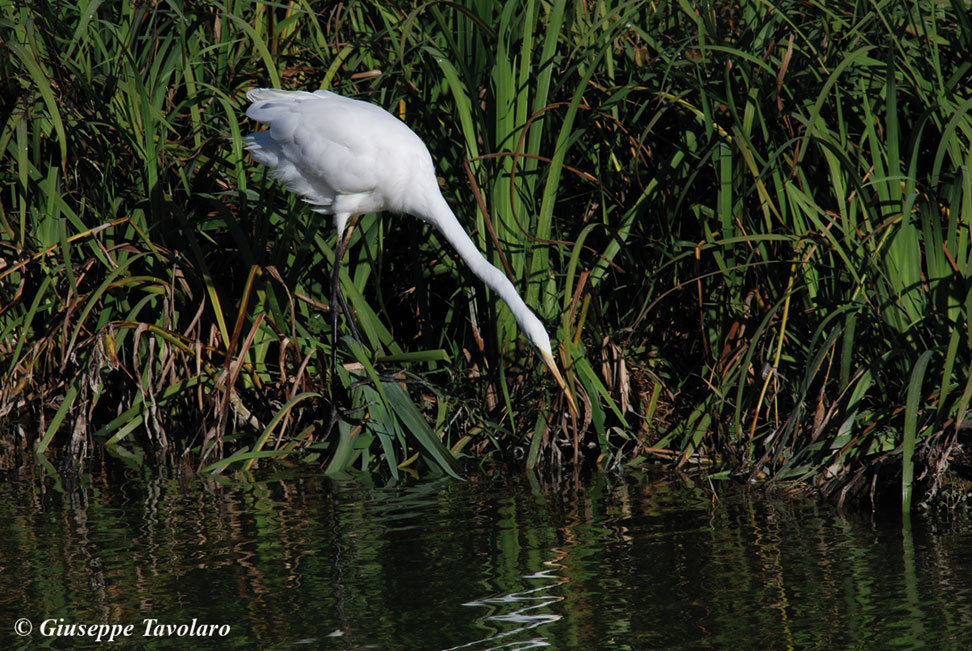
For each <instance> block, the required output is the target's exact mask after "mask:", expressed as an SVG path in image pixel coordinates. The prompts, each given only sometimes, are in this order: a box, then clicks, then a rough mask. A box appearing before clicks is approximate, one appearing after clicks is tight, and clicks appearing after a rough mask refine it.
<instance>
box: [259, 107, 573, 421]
mask: <svg viewBox="0 0 972 651" xmlns="http://www.w3.org/2000/svg"><path fill="white" fill-rule="evenodd" d="M247 98H248V99H249V100H250V101H251V102H252V104H251V105H250V107H249V108H248V109H247V111H246V115H247V117H249V118H251V119H253V120H256V121H257V122H261V123H263V124H266V125H267V126H268V127H269V128H268V129H266V130H264V131H258V132H256V133H254V134H251V135H249V136H247V137H246V139H245V145H246V149H247V150H249V151H250V153H251V154H252V155H253V158H254V159H255V160H256V161H257V162H259V163H261V164H263V165H266V166H267V167H269V168H270V170H271V175H272V176H273V177H274V178H276V179H278V180H280V181H281V182H282V183H283V184H284V185H285V186H286V187H287V188H288V189H290V190H291V191H293V192H295V193H297V194H298V195H300V196H301V197H302V198H303V199H304V200H305V201H307V202H308V203H309V204H311V206H312V207H313V209H314V210H315V211H317V212H319V213H323V214H328V215H333V216H334V225H335V227H336V228H337V231H338V238H339V241H341V238H342V237H343V235H344V232H345V229H346V227H347V224H348V220H349V219H350V218H351V217H353V216H357V215H361V214H366V213H373V212H382V211H389V212H396V213H408V214H410V215H414V216H415V217H418V218H419V219H422V220H423V221H426V222H428V223H429V224H432V225H433V226H435V227H436V228H437V229H438V230H439V232H440V233H442V235H444V236H445V237H446V239H448V240H449V243H450V244H452V246H453V247H454V248H455V249H456V252H457V253H458V254H459V255H460V257H462V259H463V260H464V261H465V262H466V264H467V265H469V268H470V270H471V271H472V272H473V273H474V274H475V275H476V276H477V277H478V278H479V279H480V280H482V281H483V283H485V284H486V285H487V286H488V287H490V288H491V289H493V290H494V291H495V292H496V293H497V294H499V296H500V298H502V299H503V301H504V302H505V303H506V304H507V305H508V306H509V308H510V311H511V312H512V314H513V317H514V318H515V319H516V322H517V325H518V326H519V327H520V330H521V331H522V332H523V335H524V336H525V337H526V338H527V340H528V341H529V342H530V343H531V344H533V346H535V347H536V348H537V350H538V351H539V352H540V354H541V357H542V358H543V360H544V362H545V363H546V364H547V366H548V367H549V368H550V370H551V372H552V373H553V375H554V377H555V379H556V380H557V383H558V384H559V385H560V387H561V388H562V389H563V391H564V393H565V394H566V395H567V398H568V401H569V403H570V406H571V408H572V410H574V411H576V406H575V404H574V400H573V397H572V395H571V394H570V392H569V391H568V390H567V388H566V385H565V384H564V381H563V378H562V377H561V375H560V372H559V370H558V369H557V367H556V364H555V363H554V360H553V356H552V351H551V346H550V338H549V337H548V335H547V331H546V329H545V328H544V327H543V324H542V322H541V321H540V320H539V319H538V318H537V317H536V315H535V314H534V313H533V311H532V310H530V308H528V307H527V305H526V303H524V302H523V299H522V298H520V295H519V294H518V293H517V291H516V288H515V287H514V286H513V284H512V283H511V282H510V280H509V279H508V278H507V277H506V276H505V275H504V274H503V273H502V272H501V271H500V270H499V269H497V268H496V267H494V266H493V265H492V264H490V263H489V261H487V260H486V258H484V257H483V255H482V253H481V252H480V251H479V249H478V248H476V245H475V244H474V243H473V241H472V239H470V238H469V236H468V235H467V234H466V232H465V230H464V229H463V228H462V226H461V225H460V224H459V221H458V220H457V219H456V216H455V214H454V213H453V212H452V209H451V208H449V205H448V204H447V203H446V201H445V199H444V198H443V197H442V193H441V192H440V191H439V185H438V181H437V179H436V176H435V166H434V164H433V162H432V156H431V155H430V154H429V150H428V149H427V148H426V146H425V144H424V143H423V142H422V140H421V139H420V138H419V137H418V136H417V135H415V133H414V132H413V131H412V130H411V129H409V128H408V127H407V126H406V125H405V123H404V122H402V121H401V120H399V119H398V118H396V117H395V116H393V115H392V114H391V113H388V112H387V111H385V110H384V109H382V108H380V107H378V106H376V105H374V104H369V103H368V102H362V101H359V100H354V99H350V98H348V97H343V96H341V95H338V94H336V93H332V92H329V91H326V90H318V91H315V92H313V93H308V92H302V91H285V90H277V89H269V88H258V89H254V90H251V91H250V92H248V93H247ZM339 250H341V249H340V247H339ZM335 264H340V260H336V261H335Z"/></svg>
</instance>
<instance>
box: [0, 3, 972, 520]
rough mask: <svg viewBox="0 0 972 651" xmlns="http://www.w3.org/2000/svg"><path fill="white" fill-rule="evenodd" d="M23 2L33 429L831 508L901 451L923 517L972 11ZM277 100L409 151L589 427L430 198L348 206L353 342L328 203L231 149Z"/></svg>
mask: <svg viewBox="0 0 972 651" xmlns="http://www.w3.org/2000/svg"><path fill="white" fill-rule="evenodd" d="M0 7H2V11H0V16H2V21H3V23H2V28H3V30H4V37H3V43H4V45H3V47H4V48H5V49H6V50H7V53H8V56H7V57H5V58H4V62H3V66H4V67H5V70H4V72H5V73H6V74H5V75H4V77H3V78H4V79H5V81H4V82H3V84H4V85H5V88H4V90H5V93H4V96H5V97H8V98H9V99H8V100H7V101H6V102H5V105H4V111H3V112H2V114H0V119H2V131H0V152H2V156H3V159H2V166H0V174H3V177H4V179H3V180H4V183H3V185H2V187H3V188H4V189H3V191H2V200H0V206H2V212H0V247H2V250H3V255H2V261H3V266H2V267H0V382H2V384H0V416H3V417H4V418H5V422H6V423H7V424H6V425H5V429H6V430H7V435H8V436H10V437H11V440H13V439H14V438H15V435H16V433H17V432H18V431H19V432H22V433H23V438H22V439H20V440H21V441H22V443H23V444H25V445H26V446H29V447H31V448H38V447H41V448H43V447H48V446H53V447H58V446H60V448H61V449H65V450H68V451H69V453H70V454H73V455H76V456H83V453H84V451H85V450H86V449H87V446H88V444H89V443H91V442H95V443H98V444H103V445H105V446H106V449H109V450H111V451H113V452H116V453H117V454H119V455H121V456H123V457H125V458H128V459H136V460H137V459H141V458H143V457H144V452H145V451H148V450H167V451H170V452H175V451H177V452H178V453H179V454H182V452H183V451H184V450H189V451H190V453H191V455H192V456H193V459H194V460H195V461H196V462H198V464H199V466H200V467H205V468H207V469H208V470H210V471H216V470H220V469H224V468H228V467H229V468H236V467H244V466H245V467H246V468H249V467H250V466H251V465H252V464H253V463H254V461H255V460H256V459H258V458H267V457H273V458H280V459H285V460H303V461H305V462H316V463H322V464H324V466H325V467H326V468H327V469H328V470H329V471H330V472H335V473H340V472H345V471H347V470H349V469H351V468H353V467H354V468H361V469H364V470H366V471H371V472H377V473H381V474H383V475H386V476H388V477H389V478H392V479H394V478H397V477H399V476H400V473H401V472H403V471H407V472H409V473H411V472H413V471H414V470H415V469H419V470H420V471H422V472H425V471H426V470H428V471H431V472H436V473H438V472H443V473H450V474H451V473H456V472H457V470H458V468H457V466H456V465H455V459H454V455H455V454H458V453H459V451H460V450H461V451H462V453H463V454H464V455H466V456H467V457H468V458H469V459H471V460H478V461H483V460H485V459H486V458H488V457H489V456H490V455H491V454H493V453H494V452H500V453H502V454H503V455H504V456H505V455H507V454H511V455H513V454H515V453H516V452H517V451H518V450H524V451H525V462H526V463H527V465H528V466H530V467H533V466H534V465H541V466H542V465H552V466H557V465H560V464H561V463H563V462H565V461H566V460H567V459H569V458H572V454H567V455H564V453H565V452H568V451H570V450H571V449H572V448H574V447H575V446H580V448H582V449H585V450H588V449H593V450H597V451H598V453H597V455H596V460H597V461H598V463H600V465H601V466H603V467H610V466H614V465H616V464H620V463H627V462H631V461H638V460H641V459H644V458H646V457H648V456H654V457H658V456H661V457H665V458H670V459H673V460H675V462H676V463H678V464H681V465H684V464H689V463H703V464H710V463H720V462H721V463H724V464H728V467H729V468H731V469H732V470H733V471H741V472H744V473H749V474H750V475H751V476H752V477H754V478H755V477H761V476H772V477H774V478H775V479H777V480H804V481H807V480H813V481H815V482H816V483H817V485H818V486H819V487H820V488H821V489H822V490H823V491H824V492H829V493H835V494H836V493H838V492H841V491H845V490H847V489H848V487H850V486H852V485H853V483H854V480H856V479H860V478H862V477H865V476H866V473H864V472H863V471H864V470H866V469H868V468H872V469H875V468H880V467H881V464H885V465H886V462H887V461H890V460H895V461H896V462H899V463H900V464H901V466H899V467H902V466H903V468H904V472H903V473H902V474H901V475H900V476H899V478H898V479H897V480H896V481H898V482H899V486H900V489H899V491H900V494H901V495H902V496H903V498H904V505H905V507H906V508H908V507H909V502H910V498H909V497H908V496H909V495H910V494H911V490H912V483H913V481H917V479H916V478H919V477H921V476H923V471H924V470H925V469H929V468H930V469H932V470H934V472H933V473H932V474H931V475H925V476H931V477H935V478H937V477H938V474H937V473H939V472H940V471H941V469H942V468H943V467H944V465H945V460H946V458H947V456H948V453H949V451H950V450H951V449H952V448H953V446H954V445H956V444H957V442H958V440H959V435H960V432H961V431H962V429H963V427H964V425H965V423H966V422H967V418H966V414H967V411H968V406H969V402H970V399H972V376H970V373H969V369H970V368H972V339H970V338H972V326H970V321H969V313H970V310H972V293H970V288H972V282H970V275H972V270H970V264H972V261H970V258H972V253H970V250H972V247H970V238H972V180H970V177H969V163H970V160H969V159H970V156H972V155H970V153H969V152H970V151H972V146H970V139H972V114H970V112H972V100H969V99H968V98H969V97H970V96H972V92H970V91H972V88H970V86H972V64H970V63H969V62H970V61H972V26H970V23H969V20H968V6H967V5H966V3H963V2H961V1H960V0H953V2H951V3H933V2H917V3H904V2H888V3H884V4H882V5H880V7H877V6H875V5H873V4H868V3H857V2H841V3H836V4H835V3H826V4H824V3H790V2H787V3H780V4H778V5H773V4H769V3H763V2H749V1H745V2H739V3H730V4H728V5H726V4H723V5H707V4H701V5H696V4H693V3H684V2H679V3H664V2H662V3H648V2H641V1H629V2H621V1H612V0H601V1H598V2H587V3H569V2H563V1H559V2H558V1H554V2H541V1H539V0H518V1H517V2H507V3H495V2H482V1H476V0H468V1H466V2H460V3H450V2H430V3H423V4H418V5H415V4H413V3H379V2H357V3H346V4H339V5H336V6H334V7H330V6H329V7H327V8H326V9H323V10H321V12H320V13H315V12H316V11H318V10H317V9H316V8H312V6H311V5H310V4H309V3H303V2H292V3H286V4H261V3H251V2H238V3H230V4H229V5H226V4H225V3H223V4H213V3H192V4H184V3H181V2H170V3H164V4H160V5H144V4H135V5H132V4H124V3H98V2H92V3H87V4H85V3H82V4H80V5H78V6H74V7H62V8H61V9H60V10H58V11H56V12H55V10H54V9H48V8H46V7H45V6H43V5H40V4H37V5H28V6H26V7H24V6H19V5H14V4H13V3H3V4H0ZM257 85H274V86H283V87H287V88H306V89H313V88H319V87H330V88H333V89H335V90H337V91H339V92H342V93H345V94H349V95H354V96H357V97H362V98H366V99H369V100H371V101H374V102H376V103H378V104H380V105H382V106H385V107H387V108H389V110H391V111H393V112H394V113H396V114H398V115H400V116H401V117H402V118H403V119H405V120H406V122H408V123H409V124H410V125H411V126H412V128H413V129H414V130H415V131H416V132H417V133H419V134H420V135H421V136H422V138H423V139H424V140H425V141H426V142H427V143H428V145H429V147H430V149H431V150H432V153H433V158H435V160H436V161H437V165H438V170H439V174H440V176H441V177H442V180H443V191H444V193H445V194H446V197H447V198H448V199H449V201H450V203H451V204H452V206H453V207H454V209H455V210H456V212H457V214H458V215H459V217H460V220H462V221H463V222H464V223H465V224H467V226H468V228H469V230H470V232H471V233H472V234H473V237H474V239H475V240H476V241H477V243H478V244H479V246H480V247H481V248H482V249H483V250H484V251H487V252H488V256H489V257H490V259H491V260H492V261H493V262H494V264H496V265H497V266H498V267H500V268H501V269H503V270H504V271H505V272H506V273H507V274H508V275H509V276H510V277H511V278H512V279H513V280H514V282H515V283H516V285H517V286H518V288H519V289H520V290H521V292H522V293H523V295H524V296H525V298H526V300H527V302H528V303H529V304H531V305H533V306H535V307H536V308H537V311H538V313H539V314H540V316H541V318H543V319H545V320H546V322H547V323H548V324H549V325H550V330H551V334H552V336H553V337H552V338H553V339H554V340H555V341H556V342H558V343H559V357H560V360H559V361H560V362H561V363H562V365H563V366H564V367H565V370H566V373H565V376H566V377H567V380H568V383H569V384H570V386H571V388H572V389H573V390H574V392H575V393H576V394H577V395H578V397H579V398H580V400H579V402H580V403H581V405H582V414H581V415H580V417H579V418H578V419H577V420H576V421H572V420H571V419H569V418H568V417H567V416H566V415H565V414H564V411H565V409H564V407H565V405H564V401H563V399H562V397H560V396H559V395H558V394H557V393H556V391H555V390H554V389H553V387H552V385H551V383H550V382H548V381H547V378H546V376H545V375H544V374H543V371H542V366H540V365H538V364H536V363H535V360H531V356H530V354H529V352H530V351H528V350H526V349H525V348H524V343H523V340H522V338H521V337H520V336H519V334H518V332H517V329H516V325H515V323H514V322H513V319H512V317H511V316H510V314H509V313H508V311H507V310H506V308H505V306H503V305H502V304H500V303H497V302H496V301H495V299H494V298H493V297H490V296H486V295H485V294H486V292H485V290H483V289H482V287H481V286H480V285H479V284H478V283H477V282H475V279H474V278H473V277H472V276H471V275H470V274H469V273H468V271H467V270H466V269H465V267H464V266H463V265H462V263H461V261H459V260H458V259H457V258H456V256H455V255H454V253H453V252H452V251H451V249H450V248H449V246H448V245H447V244H446V243H444V242H443V241H442V240H441V239H440V238H439V237H438V236H437V234H436V233H435V232H434V231H429V230H428V229H427V227H426V226H424V225H422V224H421V223H419V222H418V221H417V220H414V219H412V218H409V217H399V216H390V215H388V216H366V217H364V218H363V219H362V220H361V221H360V223H359V225H358V228H357V229H356V230H355V232H354V236H353V239H352V242H351V246H350V249H349V254H348V257H347V259H346V261H345V265H344V267H343V269H342V287H343V289H344V292H345V294H346V296H347V299H348V302H349V304H350V306H351V308H352V311H353V313H354V315H355V323H356V325H357V329H358V331H359V333H360V335H361V343H360V344H358V343H356V342H354V340H353V339H349V338H348V337H347V336H346V335H347V334H348V333H349V332H350V330H348V326H347V324H342V326H341V331H340V332H338V333H331V332H330V328H329V327H328V325H327V324H328V322H329V319H328V318H327V315H326V313H325V311H324V308H325V306H326V304H327V301H328V296H327V288H326V285H327V283H326V278H327V271H328V269H329V268H330V265H331V264H332V263H333V256H334V250H333V244H332V243H333V241H334V240H333V238H334V234H333V232H332V229H331V227H330V224H328V223H326V222H325V221H323V220H320V219H316V218H314V217H313V216H312V215H311V214H310V212H309V211H308V210H307V209H305V208H304V207H303V206H302V205H301V204H300V203H299V202H298V200H297V199H295V198H294V197H293V196H291V195H290V194H288V193H287V192H286V191H284V190H283V189H282V188H280V187H279V185H278V184H275V183H273V182H272V181H271V180H270V179H269V178H267V177H266V175H265V172H264V171H263V170H260V169H258V168H257V167H256V166H255V165H253V164H252V163H251V162H250V161H249V160H248V159H247V158H246V157H245V156H244V154H243V151H242V148H241V136H242V135H243V134H245V133H247V132H248V131H249V130H250V129H251V128H252V126H253V125H249V124H246V123H245V121H244V119H243V114H242V112H243V109H244V94H245V91H246V89H248V88H251V87H254V86H257ZM396 240H402V242H401V245H395V244H398V242H396ZM390 241H391V242H390ZM390 244H391V245H390ZM335 340H337V344H336V345H337V346H338V350H337V353H338V355H339V358H340V360H341V364H340V365H339V369H338V374H337V375H338V377H336V378H331V377H330V369H329V363H328V362H329V360H330V355H331V346H332V342H333V341H335ZM538 378H543V379H544V384H543V385H539V384H538V383H537V382H536V380H537V379H538ZM332 387H335V388H337V389H338V391H337V394H336V395H332ZM109 402H110V404H109ZM332 404H337V405H340V406H341V408H342V409H344V410H345V411H346V412H348V415H349V416H350V418H349V419H348V421H349V422H343V423H340V424H339V425H338V426H336V427H335V428H334V429H333V431H332V432H330V434H329V435H328V433H327V432H328V429H329V428H328V421H329V419H328V413H329V411H330V407H331V405H332ZM65 405H66V406H65ZM69 415H70V417H68V416H69ZM37 423H40V424H41V427H40V428H38V427H37V426H36V424H37ZM71 424H73V427H71V426H70V425H71ZM34 432H44V433H45V434H44V435H40V434H35V433H34ZM416 455H417V456H416ZM592 458H594V457H592ZM417 460H421V463H418V464H417V463H416V461H417ZM916 464H917V465H916ZM926 483H927V482H926ZM927 487H928V486H925V488H927ZM931 487H932V488H934V482H932V484H931Z"/></svg>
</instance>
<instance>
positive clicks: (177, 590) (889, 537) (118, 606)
mask: <svg viewBox="0 0 972 651" xmlns="http://www.w3.org/2000/svg"><path fill="white" fill-rule="evenodd" d="M715 488H716V492H717V495H718V497H714V496H713V494H712V492H711V491H710V490H703V488H702V487H700V485H696V484H693V483H692V481H691V480H684V479H673V478H671V477H664V478H661V479H659V478H654V479H653V478H650V477H648V476H645V475H629V476H627V477H625V478H608V477H603V476H602V477H599V478H595V479H594V480H592V481H591V482H590V483H589V484H586V485H581V486H572V487H566V488H565V487H560V488H551V487H546V488H542V487H541V486H539V485H538V484H537V483H536V482H535V481H532V482H531V480H529V479H527V478H516V479H514V480H508V481H506V482H503V483H500V482H473V481H470V482H465V483H459V482H454V481H443V482H436V483H427V484H421V485H417V486H411V487H402V488H389V489H379V488H366V487H361V486H357V485H352V484H347V483H336V482H332V481H330V480H327V479H323V478H320V477H309V478H308V477H303V478H288V479H282V478H278V479H274V480H272V481H266V482H262V483H253V484H233V483H218V482H216V481H213V480H209V481H202V480H198V479H196V480H191V481H189V482H186V483H184V484H182V485H180V483H179V482H177V481H174V480H154V481H148V482H144V481H134V480H132V481H123V480H119V479H118V478H114V479H112V480H110V481H109V480H108V479H106V478H96V479H95V480H93V481H91V482H90V483H89V484H88V485H87V486H85V487H84V488H83V489H82V490H80V491H77V492H75V493H73V494H70V495H65V494H63V493H59V492H57V491H54V490H51V484H50V482H49V481H41V480H33V481H23V480H10V479H8V480H7V481H5V482H0V626H2V627H3V628H2V630H0V645H2V647H3V648H12V647H13V648H18V647H20V648H27V647H30V648H35V647H42V648H43V647H50V648H67V647H82V648H83V647H96V646H99V644H98V643H97V638H98V635H99V634H100V635H101V637H102V639H103V640H106V639H108V637H109V635H110V632H109V629H107V628H106V629H104V630H99V629H95V630H93V631H91V635H90V636H89V635H81V632H82V631H81V629H78V628H74V629H72V628H71V627H70V625H72V624H75V625H83V626H85V627H88V626H92V627H94V626H95V625H105V626H106V627H109V626H116V627H117V629H116V633H115V635H114V644H115V645H117V646H120V647H127V646H138V647H148V648H187V647H190V646H192V647H201V646H206V647H215V648H277V649H280V648H290V647H297V648H324V649H329V648H331V649H343V648H376V649H455V648H460V649H488V648H503V649H524V648H531V647H542V646H549V647H551V648H557V649H589V648H604V649H615V648H617V649H624V648H631V649H734V648H766V649H813V648H819V649H873V648H922V647H926V648H933V649H948V648H954V649H966V648H970V647H972V535H970V532H969V531H968V530H966V529H962V528H958V527H956V528H954V529H950V528H944V529H942V528H939V529H935V528H934V527H932V526H931V525H929V524H927V523H924V522H921V521H917V520H916V521H915V523H914V525H913V526H912V528H911V532H910V533H905V532H906V531H907V529H903V528H902V525H901V523H900V521H893V520H891V521H887V522H881V521H872V520H869V519H866V518H860V517H859V518H855V519H844V518H842V517H841V516H840V515H838V514H836V513H835V512H833V511H832V510H831V509H830V508H829V507H826V506H821V505H817V504H814V503H813V502H807V501H802V500H795V499H789V500H782V499H781V500H769V499H766V498H762V497H757V496H754V495H749V494H747V493H745V492H742V491H740V490H739V489H730V488H729V487H726V486H720V485H716V487H715ZM23 619H26V620H29V626H30V627H31V628H32V632H31V633H30V634H29V635H26V636H23V637H20V636H18V635H16V633H15V630H14V629H15V627H22V628H21V631H22V632H23V631H24V630H26V627H27V626H28V624H25V623H24V622H23V621H20V622H18V620H23ZM180 626H181V627H182V628H181V629H180V628H179V627H180ZM125 627H128V628H127V629H126V628H125ZM206 627H211V629H209V628H206ZM84 633H88V631H84Z"/></svg>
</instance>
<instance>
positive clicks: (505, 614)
mask: <svg viewBox="0 0 972 651" xmlns="http://www.w3.org/2000/svg"><path fill="white" fill-rule="evenodd" d="M550 564H553V563H552V562H551V563H550ZM553 571H554V570H543V571H541V572H534V573H533V574H529V575H526V576H524V577H522V578H523V579H525V580H527V581H531V582H532V581H534V580H542V581H546V582H548V583H545V584H544V585H541V586H539V587H536V588H533V589H531V590H521V591H520V592H513V593H510V594H506V595H503V596H501V597H487V598H485V599H481V600H478V601H469V602H466V603H464V604H463V606H484V607H485V608H486V609H487V610H488V612H490V613H491V614H490V615H486V616H485V617H481V618H480V620H481V621H482V622H483V623H484V624H488V623H496V624H499V625H501V626H500V627H499V628H500V630H498V631H497V632H495V633H493V634H492V635H490V636H489V637H484V638H482V639H479V640H476V641H475V642H468V643H466V644H460V645H459V646H455V647H452V648H453V649H465V648H469V647H477V648H481V647H485V648H505V649H530V648H533V647H543V646H547V645H548V644H547V641H546V639H545V638H543V637H533V638H524V639H520V640H517V641H515V642H513V643H511V644H500V643H501V642H504V641H505V640H504V638H510V637H519V636H523V635H526V634H527V633H528V632H529V631H530V630H531V629H534V628H537V627H538V626H541V625H542V624H549V623H551V622H556V621H557V620H558V619H560V618H561V615H556V614H553V613H547V612H543V611H544V610H545V609H546V608H547V607H548V606H550V605H552V604H554V603H556V602H558V601H560V600H561V599H563V597H558V596H557V595H554V594H551V590H552V588H554V587H556V586H558V585H560V584H561V583H563V582H564V580H563V579H561V578H560V577H558V576H556V575H554V574H553V573H552V572H553ZM507 625H512V628H506V626H507Z"/></svg>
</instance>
